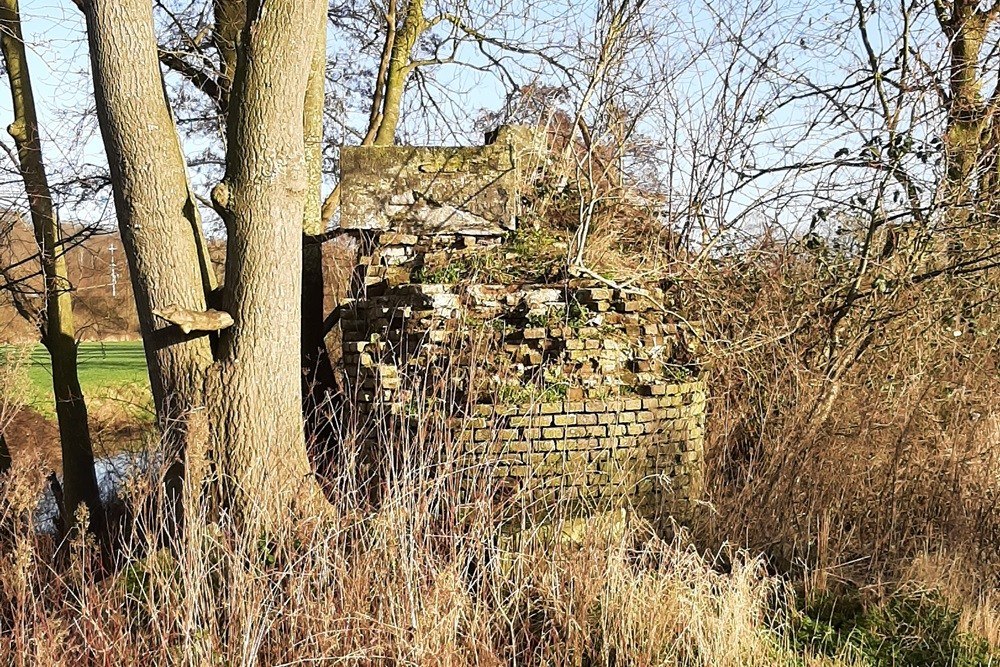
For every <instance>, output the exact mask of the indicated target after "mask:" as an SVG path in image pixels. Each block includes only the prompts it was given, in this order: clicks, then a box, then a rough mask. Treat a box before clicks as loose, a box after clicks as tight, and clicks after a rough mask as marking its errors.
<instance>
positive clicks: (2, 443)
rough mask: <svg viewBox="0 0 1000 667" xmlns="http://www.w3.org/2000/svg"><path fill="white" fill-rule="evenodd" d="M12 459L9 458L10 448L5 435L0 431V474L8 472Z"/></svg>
mask: <svg viewBox="0 0 1000 667" xmlns="http://www.w3.org/2000/svg"><path fill="white" fill-rule="evenodd" d="M12 464H13V460H12V459H11V458H10V448H9V447H8V446H7V436H5V435H4V433H3V431H0V475H5V474H7V473H8V472H10V467H11V465H12Z"/></svg>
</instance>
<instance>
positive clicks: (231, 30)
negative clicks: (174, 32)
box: [213, 0, 247, 115]
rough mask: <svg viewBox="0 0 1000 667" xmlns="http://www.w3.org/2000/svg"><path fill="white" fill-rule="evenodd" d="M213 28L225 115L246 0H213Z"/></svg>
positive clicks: (221, 102) (227, 108) (221, 98)
mask: <svg viewBox="0 0 1000 667" xmlns="http://www.w3.org/2000/svg"><path fill="white" fill-rule="evenodd" d="M213 12H214V19H215V29H214V34H213V42H214V44H215V49H216V51H218V53H219V61H220V62H221V63H222V67H221V71H220V72H219V80H218V83H219V89H220V91H221V92H222V94H221V95H220V106H221V107H222V113H223V115H225V114H226V113H228V111H229V98H230V94H231V91H232V87H233V77H234V76H235V74H236V48H237V46H238V44H239V36H240V31H241V30H243V24H244V23H246V19H247V3H246V0H214V3H213Z"/></svg>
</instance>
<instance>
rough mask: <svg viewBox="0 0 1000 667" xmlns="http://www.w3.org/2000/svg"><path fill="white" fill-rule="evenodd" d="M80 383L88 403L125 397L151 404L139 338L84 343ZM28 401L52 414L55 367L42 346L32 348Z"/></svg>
mask: <svg viewBox="0 0 1000 667" xmlns="http://www.w3.org/2000/svg"><path fill="white" fill-rule="evenodd" d="M78 359H79V368H80V385H81V387H82V388H83V393H84V396H86V397H87V399H88V402H89V401H91V400H96V401H106V400H109V399H110V400H116V399H119V398H120V399H123V400H129V401H133V402H134V401H138V402H139V403H144V404H146V405H148V403H149V402H150V401H151V399H150V398H149V376H148V375H147V374H146V357H145V355H144V354H143V350H142V343H141V342H139V341H115V342H107V343H81V344H80V351H79V357H78ZM27 375H28V380H29V390H28V391H29V396H28V404H29V405H30V406H31V407H33V408H34V409H36V410H38V411H39V412H41V413H42V414H45V415H53V414H54V407H53V401H52V369H51V365H50V363H49V355H48V353H47V352H46V351H45V348H43V347H42V346H41V345H38V346H36V347H35V348H34V349H33V350H32V351H31V356H30V364H29V365H28V367H27Z"/></svg>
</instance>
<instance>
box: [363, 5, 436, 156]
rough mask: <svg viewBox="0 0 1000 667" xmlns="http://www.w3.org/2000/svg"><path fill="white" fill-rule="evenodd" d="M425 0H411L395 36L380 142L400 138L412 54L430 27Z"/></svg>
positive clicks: (384, 97) (386, 79) (388, 73)
mask: <svg viewBox="0 0 1000 667" xmlns="http://www.w3.org/2000/svg"><path fill="white" fill-rule="evenodd" d="M426 28H427V21H426V19H425V18H424V2H423V0H410V2H409V5H408V6H407V8H406V16H405V17H404V18H403V27H402V30H401V31H400V32H399V34H397V35H396V36H395V41H394V42H393V46H392V56H391V58H390V61H389V70H388V72H387V73H386V78H385V93H384V95H383V101H382V118H381V121H380V122H379V127H378V132H377V133H376V135H375V145H376V146H391V145H392V144H393V143H394V142H395V140H396V128H397V127H398V126H399V113H400V107H401V105H402V103H403V92H404V90H405V89H406V79H407V77H408V76H409V75H410V71H411V70H412V65H411V62H410V60H411V58H412V54H413V47H414V46H415V45H416V43H417V39H419V38H420V35H421V34H422V33H423V32H424V30H426Z"/></svg>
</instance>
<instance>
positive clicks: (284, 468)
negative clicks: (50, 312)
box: [85, 0, 326, 526]
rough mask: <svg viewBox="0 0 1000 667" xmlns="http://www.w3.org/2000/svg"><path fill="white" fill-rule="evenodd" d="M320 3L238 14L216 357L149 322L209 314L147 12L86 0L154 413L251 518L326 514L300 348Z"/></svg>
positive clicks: (255, 6)
mask: <svg viewBox="0 0 1000 667" xmlns="http://www.w3.org/2000/svg"><path fill="white" fill-rule="evenodd" d="M324 6H325V5H324V3H323V2H321V1H320V0H268V2H266V4H265V3H264V2H262V1H261V0H255V1H252V2H249V3H248V5H247V22H246V25H245V27H244V29H243V32H242V34H241V37H240V40H239V47H238V49H237V52H238V57H237V62H236V75H235V77H234V79H233V84H232V90H231V97H230V104H229V110H228V117H227V125H228V131H227V152H226V175H225V178H224V180H223V181H222V182H221V183H220V184H219V185H218V186H217V187H216V188H215V190H214V191H213V193H212V195H213V201H214V203H215V205H216V209H217V210H218V211H219V213H220V215H221V216H222V218H223V221H224V222H225V224H226V228H227V231H228V248H227V255H226V281H225V287H224V288H223V297H222V308H223V310H225V311H226V312H228V313H229V314H230V315H232V319H233V324H232V326H231V327H230V328H228V329H225V330H224V331H222V333H221V334H220V336H219V341H218V346H217V350H216V351H215V354H214V356H213V350H212V347H211V346H210V345H209V342H208V338H207V337H204V336H201V337H199V336H198V335H197V333H194V334H192V335H191V336H184V335H182V334H181V333H180V332H179V331H177V330H176V329H175V328H174V327H165V326H163V324H162V323H159V322H157V321H155V320H154V319H153V316H152V311H153V309H154V308H164V307H166V306H170V305H176V306H179V307H180V308H182V309H187V310H193V311H203V310H205V305H206V299H205V287H206V286H205V282H204V277H203V272H202V270H201V265H200V263H201V261H202V259H203V257H202V256H200V255H199V252H198V243H197V238H198V234H199V233H200V230H199V229H198V228H197V216H196V215H195V208H194V201H193V198H192V197H191V195H190V193H189V191H188V187H187V180H186V177H185V164H184V160H183V156H182V155H181V151H180V147H179V143H178V139H177V135H176V131H175V128H174V127H173V124H172V123H171V119H170V114H169V111H168V108H167V105H166V101H165V99H164V97H163V93H162V89H161V87H160V77H159V66H158V63H157V56H156V42H155V39H154V35H153V18H152V12H151V5H150V4H149V3H148V2H145V1H143V0H89V1H88V2H86V3H85V11H86V15H87V30H88V35H89V40H90V51H91V59H92V61H93V70H94V81H95V93H96V96H97V102H98V111H99V119H100V121H101V130H102V133H103V135H104V140H105V144H106V146H107V150H108V159H109V162H110V163H111V165H112V183H113V185H114V189H115V205H116V208H117V211H118V216H119V222H120V224H121V227H122V232H123V237H124V240H125V245H126V251H127V252H128V253H129V255H130V257H129V259H130V262H131V267H132V272H133V273H132V276H133V282H134V284H135V293H136V300H137V303H138V306H139V312H140V318H141V320H142V324H143V338H144V340H145V342H146V346H147V356H148V357H149V361H150V371H151V375H152V376H153V383H154V391H155V392H157V394H158V396H159V399H158V401H157V408H158V411H159V413H160V414H161V418H164V421H170V420H171V419H178V420H179V421H180V422H181V423H182V424H184V425H186V427H187V428H186V429H185V432H186V434H187V436H188V438H187V445H188V454H189V458H190V457H191V456H193V452H192V451H191V450H192V448H193V446H194V445H197V446H202V445H204V444H205V442H206V441H207V442H208V443H210V444H211V454H212V460H213V463H214V464H215V469H216V472H217V473H218V478H217V482H218V485H219V486H218V489H219V490H220V491H221V496H220V497H221V500H222V501H223V503H225V504H227V505H228V506H229V507H230V508H231V509H232V510H233V512H234V514H235V515H237V516H238V517H239V518H240V519H242V520H243V521H244V522H246V521H253V522H254V523H255V525H260V524H263V525H265V526H268V525H274V524H276V523H279V522H281V521H283V520H286V519H287V518H288V516H289V514H290V513H292V512H295V511H299V510H305V511H310V512H311V511H315V510H319V511H322V509H325V507H326V506H325V503H323V499H322V494H321V493H320V491H319V488H318V486H317V485H316V483H315V480H314V478H313V475H312V470H311V467H310V465H309V461H308V458H307V456H306V452H305V447H304V446H303V428H302V412H301V387H300V370H301V368H300V363H299V361H300V360H299V354H298V349H299V326H300V314H301V304H300V297H301V261H302V219H303V211H304V204H305V197H306V189H307V184H308V180H309V179H308V174H307V169H306V163H305V157H304V139H303V136H304V130H303V105H304V102H305V92H306V85H307V81H308V77H309V69H310V67H309V64H310V62H311V59H312V54H313V49H314V46H315V45H314V40H311V39H308V40H304V39H302V38H301V36H302V32H303V31H302V26H315V25H317V23H318V21H319V17H320V14H321V12H322V10H323V8H324ZM172 400H173V402H171V401H172ZM203 408H205V409H203ZM195 415H197V416H198V417H197V419H196V418H195ZM194 425H197V426H198V429H197V432H196V433H191V428H192V426H194ZM205 436H207V438H205Z"/></svg>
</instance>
